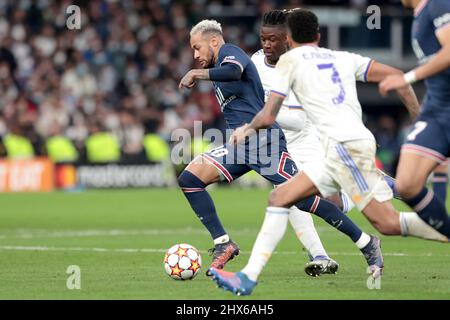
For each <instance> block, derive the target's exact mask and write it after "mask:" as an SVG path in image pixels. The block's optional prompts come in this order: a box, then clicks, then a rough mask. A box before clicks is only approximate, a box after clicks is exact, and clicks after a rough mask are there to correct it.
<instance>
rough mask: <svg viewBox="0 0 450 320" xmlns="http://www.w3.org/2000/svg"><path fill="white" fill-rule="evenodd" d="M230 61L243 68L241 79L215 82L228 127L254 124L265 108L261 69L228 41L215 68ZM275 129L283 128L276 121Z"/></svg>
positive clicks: (220, 51)
mask: <svg viewBox="0 0 450 320" xmlns="http://www.w3.org/2000/svg"><path fill="white" fill-rule="evenodd" d="M227 63H234V64H236V65H238V66H239V67H240V68H241V71H242V75H241V79H240V80H238V81H229V82H219V81H214V82H213V84H214V89H215V92H216V97H217V100H218V102H219V104H220V107H221V109H222V112H223V115H224V118H225V121H226V122H227V126H228V127H229V128H230V129H235V128H237V127H240V126H242V125H244V124H245V123H250V122H251V121H252V119H253V118H254V117H255V115H256V114H257V113H258V112H259V111H260V110H261V109H262V108H263V106H264V89H263V86H262V84H261V79H260V78H259V74H258V70H257V69H256V67H255V65H254V64H253V62H252V61H251V59H250V57H249V56H247V54H246V53H245V52H244V51H243V50H242V49H241V48H239V47H237V46H235V45H233V44H228V43H227V44H224V45H223V46H222V47H221V48H220V50H219V56H218V59H217V62H216V64H215V67H220V66H222V65H224V64H227ZM272 128H277V129H280V127H279V126H278V124H274V125H273V126H272Z"/></svg>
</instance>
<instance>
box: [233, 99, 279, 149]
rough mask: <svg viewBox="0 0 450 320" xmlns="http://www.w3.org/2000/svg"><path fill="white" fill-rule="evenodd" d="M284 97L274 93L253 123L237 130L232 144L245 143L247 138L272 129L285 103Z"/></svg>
mask: <svg viewBox="0 0 450 320" xmlns="http://www.w3.org/2000/svg"><path fill="white" fill-rule="evenodd" d="M283 100H284V96H281V95H279V94H277V93H274V92H272V93H271V94H270V96H269V100H267V102H266V104H265V105H264V108H262V110H261V111H260V112H258V113H257V114H256V116H255V117H254V118H253V120H252V122H250V123H249V124H246V125H244V126H242V127H239V128H237V129H236V130H235V131H234V132H233V135H232V136H231V138H230V142H231V143H236V144H237V143H240V142H243V141H245V137H249V136H251V135H252V134H254V133H256V131H258V130H259V129H263V128H267V127H270V126H271V125H272V124H274V122H275V119H276V118H277V115H278V112H279V111H280V108H281V104H282V103H283Z"/></svg>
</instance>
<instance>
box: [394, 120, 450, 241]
mask: <svg viewBox="0 0 450 320" xmlns="http://www.w3.org/2000/svg"><path fill="white" fill-rule="evenodd" d="M422 120H423V121H418V122H416V124H415V127H414V129H413V131H411V133H410V134H409V135H408V136H407V143H405V144H404V145H403V146H402V150H401V153H400V160H399V164H398V168H397V176H396V188H397V190H398V192H399V193H400V195H401V197H402V199H403V200H404V201H405V202H406V203H407V204H408V205H409V206H410V207H411V208H413V209H414V211H415V212H417V215H418V216H419V217H420V218H421V219H422V220H423V221H425V222H426V223H427V224H428V225H430V226H431V227H432V228H433V229H435V230H436V231H437V232H439V233H440V234H442V235H444V236H445V237H447V238H450V217H449V216H448V214H447V210H446V208H445V204H444V202H442V200H441V199H439V197H437V196H436V195H435V194H434V193H433V191H432V190H429V189H428V188H426V187H425V184H426V180H427V178H428V176H429V175H430V174H431V172H432V171H433V169H434V168H436V166H437V165H438V164H440V163H442V162H444V161H446V156H447V155H448V154H449V153H450V150H449V149H450V142H449V141H448V140H446V129H444V128H442V127H441V125H440V124H439V123H437V122H436V121H435V120H434V119H430V118H422ZM405 224H406V225H407V227H408V230H409V233H408V234H410V235H416V233H417V234H420V233H422V232H423V231H424V230H416V228H418V225H417V224H415V223H412V222H411V223H409V221H405Z"/></svg>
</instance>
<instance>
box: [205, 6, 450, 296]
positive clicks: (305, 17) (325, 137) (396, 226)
mask: <svg viewBox="0 0 450 320" xmlns="http://www.w3.org/2000/svg"><path fill="white" fill-rule="evenodd" d="M288 27H289V33H288V41H289V42H290V44H291V48H293V49H291V50H290V51H289V52H287V53H286V54H284V55H282V56H281V58H280V60H279V62H278V63H277V66H276V68H277V70H279V73H278V77H277V78H276V79H274V82H273V85H272V90H271V94H270V97H269V100H268V101H267V102H266V104H265V106H264V109H263V110H262V111H260V112H259V113H258V114H257V115H256V116H255V118H254V119H253V120H252V122H251V123H250V124H248V125H245V126H242V127H240V128H238V129H236V131H235V132H234V134H233V136H232V139H233V141H234V142H235V143H240V142H242V141H243V140H244V139H245V138H246V137H248V136H250V135H252V134H254V133H255V130H258V129H260V128H264V127H265V126H267V125H270V124H271V123H273V122H274V121H275V119H276V116H277V114H278V112H279V110H280V108H281V105H282V102H283V100H284V99H285V97H286V96H287V95H288V93H289V92H290V90H292V91H293V92H294V94H295V96H296V98H297V99H298V100H299V101H300V102H301V103H302V105H303V106H304V107H305V110H306V112H307V115H308V118H309V119H310V120H311V121H312V122H313V124H314V125H315V126H316V128H317V129H318V130H319V132H320V134H321V142H322V145H323V148H324V150H325V161H324V162H323V170H321V173H317V172H315V171H314V170H309V169H308V168H307V167H306V168H304V170H303V171H302V172H301V173H299V174H298V175H296V176H294V177H293V178H292V179H290V180H288V181H287V182H285V183H284V184H282V185H281V186H279V187H278V188H276V189H274V190H273V191H272V192H271V194H270V197H269V207H268V208H267V210H268V211H274V210H276V211H277V212H278V213H279V218H278V221H276V222H273V224H274V225H276V227H277V228H278V230H279V233H281V234H284V232H285V230H286V225H287V220H288V217H287V216H288V214H289V208H290V207H291V206H292V205H293V204H294V203H295V202H296V201H298V200H300V199H302V198H305V197H307V196H311V195H313V194H318V193H321V194H322V195H323V196H325V197H326V196H328V195H332V194H335V193H336V192H338V191H339V190H340V189H341V188H342V189H343V190H345V191H346V193H347V194H348V195H350V197H351V198H352V200H353V202H354V203H355V204H356V206H357V207H358V209H359V210H360V211H362V212H363V213H364V215H365V216H366V217H367V218H368V220H369V221H370V222H371V223H372V225H373V226H374V227H375V228H376V229H377V230H378V231H380V232H381V233H382V234H386V235H400V234H402V233H403V234H405V233H406V234H409V235H414V236H417V237H422V238H428V239H435V240H441V241H447V239H446V237H444V236H442V235H441V234H439V233H438V232H437V231H436V230H434V229H433V228H431V227H430V226H428V225H427V224H426V223H425V222H423V221H422V220H421V219H420V218H419V217H417V219H415V220H414V223H413V224H409V225H407V226H406V229H408V230H404V229H405V225H402V223H401V221H402V219H401V215H400V218H399V214H398V212H397V211H396V210H395V209H394V208H393V206H392V204H391V203H390V200H391V199H392V198H393V193H392V190H391V189H390V187H389V186H388V185H387V183H386V181H385V180H384V177H383V175H382V174H381V173H380V172H379V170H377V168H376V167H375V162H374V157H375V151H376V144H375V139H374V137H373V135H372V133H371V132H370V131H369V130H368V129H367V128H366V127H365V126H364V124H363V122H362V111H361V106H360V104H359V101H358V98H357V90H356V80H359V81H371V82H380V81H381V80H383V79H384V78H385V77H386V76H387V75H389V74H393V73H397V72H400V71H399V70H397V69H394V68H391V67H389V66H387V65H383V64H380V63H377V62H374V61H373V60H372V59H370V58H365V57H362V56H359V55H356V54H352V53H348V52H339V51H332V50H328V49H324V48H320V47H318V43H319V40H320V34H319V24H318V20H317V17H316V16H315V14H314V13H312V12H311V11H308V10H305V9H298V10H295V11H293V12H292V13H290V14H289V16H288ZM397 93H398V94H399V95H400V97H401V98H402V101H403V102H404V104H405V105H406V107H407V108H408V110H410V112H411V113H412V114H417V112H418V109H419V103H418V101H417V98H416V96H415V94H414V91H413V90H412V88H411V87H410V86H408V87H405V88H401V89H399V90H397ZM283 213H284V214H283ZM416 216H417V215H416ZM409 222H411V220H409ZM263 226H264V225H263ZM272 228H274V227H272ZM281 237H282V236H280V237H279V238H277V239H274V240H273V243H272V244H267V243H266V244H265V246H263V245H261V244H260V243H258V240H259V239H258V238H257V240H256V242H255V245H254V247H253V251H252V255H251V257H250V259H249V262H248V264H247V266H246V267H245V268H244V269H243V270H242V271H241V272H237V273H232V272H226V271H221V270H211V273H212V274H213V278H212V279H213V280H214V281H215V282H216V283H217V284H218V285H219V286H220V287H222V288H223V289H225V290H229V291H232V292H233V293H235V294H243V295H246V294H250V293H251V292H252V291H253V289H254V287H255V286H256V280H257V278H258V276H259V274H260V273H261V271H262V269H263V267H264V265H265V264H266V263H267V261H268V258H266V259H263V258H262V257H270V254H271V253H272V252H273V250H274V249H275V247H276V245H277V243H278V242H279V241H280V240H281ZM378 243H379V240H378ZM382 268H383V263H382V259H379V257H378V258H377V259H374V261H372V263H370V264H369V269H370V273H371V275H372V276H373V277H374V278H376V277H379V276H380V275H381V271H382Z"/></svg>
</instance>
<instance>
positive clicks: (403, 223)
mask: <svg viewBox="0 0 450 320" xmlns="http://www.w3.org/2000/svg"><path fill="white" fill-rule="evenodd" d="M400 228H401V231H402V235H403V236H413V237H418V238H422V239H428V240H436V241H442V242H448V241H449V239H448V238H447V237H446V236H444V235H443V234H441V233H439V232H438V231H436V230H435V229H433V228H432V227H431V226H429V225H428V224H427V223H426V222H425V221H423V220H422V219H421V218H420V217H419V215H418V214H417V213H415V212H400Z"/></svg>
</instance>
